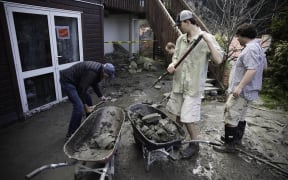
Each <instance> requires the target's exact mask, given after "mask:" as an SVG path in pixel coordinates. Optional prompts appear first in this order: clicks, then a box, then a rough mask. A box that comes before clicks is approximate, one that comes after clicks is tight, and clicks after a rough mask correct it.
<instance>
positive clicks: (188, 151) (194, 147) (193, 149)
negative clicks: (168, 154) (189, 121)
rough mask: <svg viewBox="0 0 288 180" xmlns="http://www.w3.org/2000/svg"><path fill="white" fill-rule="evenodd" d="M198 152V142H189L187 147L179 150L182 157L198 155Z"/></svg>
mask: <svg viewBox="0 0 288 180" xmlns="http://www.w3.org/2000/svg"><path fill="white" fill-rule="evenodd" d="M198 153H199V143H197V142H192V143H189V145H188V147H187V148H185V149H183V150H181V151H180V154H181V158H182V159H187V158H191V157H193V156H195V155H198Z"/></svg>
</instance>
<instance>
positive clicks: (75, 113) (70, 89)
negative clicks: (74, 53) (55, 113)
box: [60, 81, 92, 136]
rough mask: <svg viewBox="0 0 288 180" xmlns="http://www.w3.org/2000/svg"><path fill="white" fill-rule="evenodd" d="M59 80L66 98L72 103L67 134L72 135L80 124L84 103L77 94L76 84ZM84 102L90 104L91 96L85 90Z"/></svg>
mask: <svg viewBox="0 0 288 180" xmlns="http://www.w3.org/2000/svg"><path fill="white" fill-rule="evenodd" d="M60 82H61V86H62V88H63V89H64V90H65V91H66V93H67V96H68V99H69V100H70V101H71V103H72V104H73V110H72V115H71V119H70V123H69V128H68V133H67V135H68V136H70V135H72V134H73V133H74V132H75V131H76V130H77V128H78V127H79V126H80V125H81V120H82V116H83V114H84V113H85V112H84V104H83V102H82V100H81V98H80V96H79V94H78V91H77V88H76V86H74V85H73V84H70V83H67V82H63V81H60ZM85 98H86V102H87V105H88V106H92V98H91V96H90V94H89V93H88V92H86V97H85Z"/></svg>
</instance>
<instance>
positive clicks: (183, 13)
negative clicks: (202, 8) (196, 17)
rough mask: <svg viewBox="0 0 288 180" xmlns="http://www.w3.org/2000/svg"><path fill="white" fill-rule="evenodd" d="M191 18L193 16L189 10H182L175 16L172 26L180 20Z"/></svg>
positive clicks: (178, 23) (179, 22) (176, 24)
mask: <svg viewBox="0 0 288 180" xmlns="http://www.w3.org/2000/svg"><path fill="white" fill-rule="evenodd" d="M191 18H193V13H192V12H191V11H189V10H183V11H181V12H180V13H179V14H178V15H177V16H176V19H175V25H174V26H179V25H180V24H181V21H184V20H187V19H191Z"/></svg>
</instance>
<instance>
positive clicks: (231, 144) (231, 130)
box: [213, 125, 238, 153]
mask: <svg viewBox="0 0 288 180" xmlns="http://www.w3.org/2000/svg"><path fill="white" fill-rule="evenodd" d="M237 136H238V126H236V127H230V126H228V125H225V137H224V142H225V143H224V145H223V146H219V147H217V146H213V149H214V150H215V151H217V152H221V153H235V152H236V150H235V142H236V140H237Z"/></svg>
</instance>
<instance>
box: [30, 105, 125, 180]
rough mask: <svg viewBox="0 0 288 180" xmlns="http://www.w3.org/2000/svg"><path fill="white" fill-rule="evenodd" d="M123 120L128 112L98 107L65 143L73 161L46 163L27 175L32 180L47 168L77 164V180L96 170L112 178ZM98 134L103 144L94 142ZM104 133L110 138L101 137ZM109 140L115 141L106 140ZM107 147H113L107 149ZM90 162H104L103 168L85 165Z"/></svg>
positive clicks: (102, 176)
mask: <svg viewBox="0 0 288 180" xmlns="http://www.w3.org/2000/svg"><path fill="white" fill-rule="evenodd" d="M124 120H125V112H124V110H123V109H121V108H119V107H115V106H106V107H102V108H99V109H97V110H96V111H94V112H93V113H91V114H90V115H89V116H88V117H87V118H86V119H85V121H84V122H83V123H82V124H81V126H80V127H79V128H78V129H77V131H76V132H75V133H74V134H73V135H72V136H71V137H70V138H69V139H68V141H67V142H66V143H65V144H64V147H63V150H64V153H65V154H66V155H67V156H68V157H69V158H71V159H72V160H73V161H72V162H71V163H66V162H65V163H57V164H49V165H44V166H42V167H40V168H38V169H35V170H34V171H32V172H31V173H29V174H27V175H26V176H25V178H26V179H31V178H32V177H34V176H35V175H37V174H38V173H40V172H42V171H44V170H46V169H53V168H58V167H64V166H72V165H73V166H75V174H74V177H75V179H79V177H80V176H82V174H83V172H94V173H97V174H99V175H100V179H103V180H104V179H105V177H108V178H109V179H113V178H114V155H115V152H116V150H117V148H118V145H119V142H120V138H121V130H122V126H123V122H124ZM95 134H97V135H99V136H97V141H101V140H102V141H103V142H102V141H101V142H102V144H101V145H102V146H103V147H99V146H96V145H93V143H94V139H93V138H92V137H94V136H95ZM103 134H107V137H103V138H102V137H101V135H103ZM108 136H109V137H108ZM101 138H102V139H101ZM107 139H110V140H111V139H112V140H111V141H110V142H107V141H106V142H105V140H107ZM95 141H96V140H95ZM94 144H95V143H94ZM99 144H100V143H99ZM92 145H93V146H92ZM104 146H107V147H108V146H110V147H108V148H107V147H106V148H104ZM87 162H93V163H95V164H101V165H103V164H104V167H101V168H91V167H88V166H87V165H86V163H87Z"/></svg>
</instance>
